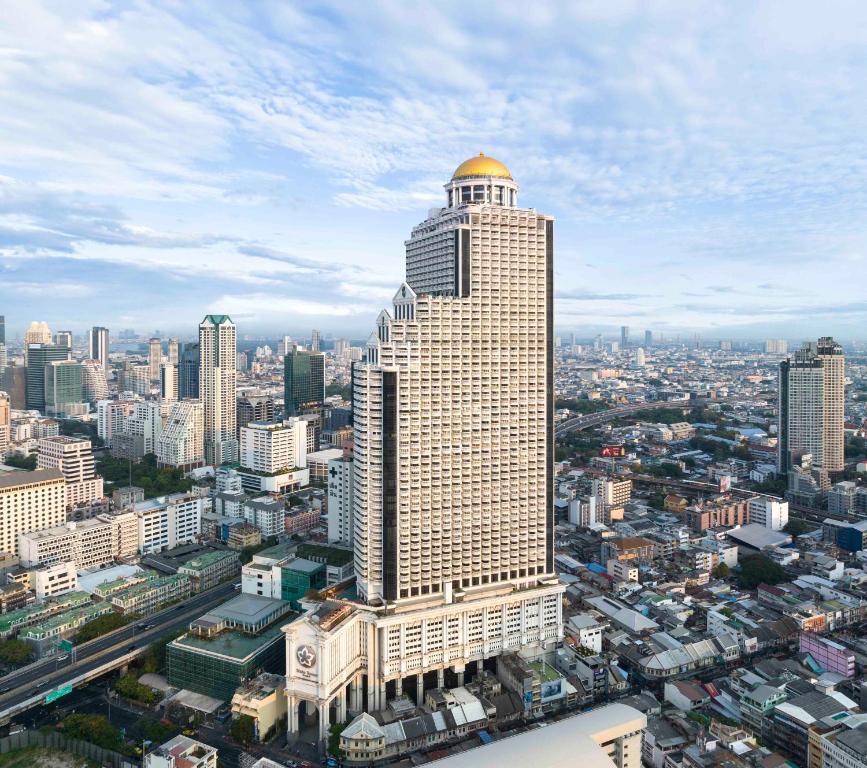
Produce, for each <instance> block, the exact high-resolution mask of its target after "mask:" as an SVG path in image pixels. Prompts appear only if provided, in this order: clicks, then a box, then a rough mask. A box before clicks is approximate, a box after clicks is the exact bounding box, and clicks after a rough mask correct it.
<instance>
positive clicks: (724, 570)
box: [713, 563, 729, 579]
mask: <svg viewBox="0 0 867 768" xmlns="http://www.w3.org/2000/svg"><path fill="white" fill-rule="evenodd" d="M728 575H729V567H728V566H727V565H726V564H725V563H720V564H719V565H718V566H717V567H716V568H714V569H713V577H714V578H715V579H725V578H728Z"/></svg>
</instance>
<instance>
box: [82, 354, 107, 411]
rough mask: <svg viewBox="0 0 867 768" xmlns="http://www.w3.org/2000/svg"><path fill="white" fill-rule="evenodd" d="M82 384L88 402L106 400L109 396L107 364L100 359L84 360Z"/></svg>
mask: <svg viewBox="0 0 867 768" xmlns="http://www.w3.org/2000/svg"><path fill="white" fill-rule="evenodd" d="M81 384H82V389H83V393H84V399H85V400H87V402H89V403H98V402H99V401H100V400H105V398H107V397H108V382H107V381H106V378H105V365H104V364H103V363H101V362H100V361H99V360H82V361H81Z"/></svg>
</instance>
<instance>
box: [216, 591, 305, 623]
mask: <svg viewBox="0 0 867 768" xmlns="http://www.w3.org/2000/svg"><path fill="white" fill-rule="evenodd" d="M290 610H291V609H290V607H289V603H288V602H286V601H285V600H276V599H274V598H272V597H263V596H262V595H246V594H241V595H238V596H237V597H234V598H232V599H231V600H229V601H228V602H226V603H223V604H222V605H218V606H217V607H216V608H212V609H211V610H210V611H208V613H207V614H206V616H212V617H216V618H219V619H223V620H224V621H227V622H229V623H231V624H234V625H236V626H240V627H245V628H247V627H255V626H261V625H262V624H263V623H264V624H270V623H271V622H273V621H276V620H277V619H279V618H281V617H282V616H285V615H286V614H287V613H288V612H289V611H290ZM202 618H204V616H203V617H202Z"/></svg>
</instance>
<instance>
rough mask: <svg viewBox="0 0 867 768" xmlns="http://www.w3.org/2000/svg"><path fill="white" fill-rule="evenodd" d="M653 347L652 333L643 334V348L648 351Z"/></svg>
mask: <svg viewBox="0 0 867 768" xmlns="http://www.w3.org/2000/svg"><path fill="white" fill-rule="evenodd" d="M652 346H653V331H645V332H644V348H645V349H650V348H651V347H652Z"/></svg>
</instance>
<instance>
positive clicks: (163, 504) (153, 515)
mask: <svg viewBox="0 0 867 768" xmlns="http://www.w3.org/2000/svg"><path fill="white" fill-rule="evenodd" d="M209 505H210V499H206V498H205V497H203V496H199V495H198V494H196V493H192V492H190V493H172V494H169V495H168V496H160V497H158V498H156V499H149V500H148V501H143V502H141V503H139V504H136V505H135V507H134V509H135V514H136V516H137V517H138V527H139V536H138V539H139V551H140V552H141V553H142V554H150V553H153V552H160V551H162V550H163V549H173V548H174V547H177V546H179V545H181V544H189V543H190V542H193V541H196V540H197V539H198V537H199V534H200V533H201V530H202V513H203V512H204V511H205V510H206V509H207V508H208V507H209Z"/></svg>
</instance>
